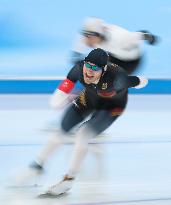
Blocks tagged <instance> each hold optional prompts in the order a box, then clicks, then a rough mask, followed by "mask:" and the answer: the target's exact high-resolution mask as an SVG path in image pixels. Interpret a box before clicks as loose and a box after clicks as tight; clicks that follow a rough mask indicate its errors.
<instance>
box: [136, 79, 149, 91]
mask: <svg viewBox="0 0 171 205" xmlns="http://www.w3.org/2000/svg"><path fill="white" fill-rule="evenodd" d="M137 77H138V78H139V80H140V83H139V85H137V86H135V87H134V88H136V89H140V88H144V87H145V86H146V85H147V84H148V79H147V78H145V77H143V76H137Z"/></svg>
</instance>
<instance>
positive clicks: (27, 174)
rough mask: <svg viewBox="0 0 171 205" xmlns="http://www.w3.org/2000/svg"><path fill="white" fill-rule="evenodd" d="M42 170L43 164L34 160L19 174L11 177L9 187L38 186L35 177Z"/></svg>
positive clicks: (41, 172)
mask: <svg viewBox="0 0 171 205" xmlns="http://www.w3.org/2000/svg"><path fill="white" fill-rule="evenodd" d="M43 172H44V169H43V166H41V165H40V164H38V163H37V162H35V161H34V162H32V163H31V164H30V166H29V167H28V168H27V169H26V170H23V171H22V173H21V174H20V175H18V176H15V177H14V178H13V180H12V181H13V182H12V185H11V187H27V186H38V185H37V179H38V177H40V176H41V175H42V174H43Z"/></svg>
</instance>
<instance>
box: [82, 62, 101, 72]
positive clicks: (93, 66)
mask: <svg viewBox="0 0 171 205" xmlns="http://www.w3.org/2000/svg"><path fill="white" fill-rule="evenodd" d="M84 65H85V67H86V68H88V69H91V70H93V71H100V70H102V69H103V68H102V67H99V66H97V65H91V64H90V63H87V62H84Z"/></svg>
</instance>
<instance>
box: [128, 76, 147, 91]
mask: <svg viewBox="0 0 171 205" xmlns="http://www.w3.org/2000/svg"><path fill="white" fill-rule="evenodd" d="M128 79H129V88H130V87H134V88H136V89H140V88H143V87H145V86H146V85H147V84H148V79H147V78H145V77H142V76H128Z"/></svg>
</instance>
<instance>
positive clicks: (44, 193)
mask: <svg viewBox="0 0 171 205" xmlns="http://www.w3.org/2000/svg"><path fill="white" fill-rule="evenodd" d="M66 195H68V193H67V192H64V193H60V194H53V193H50V192H42V193H40V194H38V198H60V197H63V196H66Z"/></svg>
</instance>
